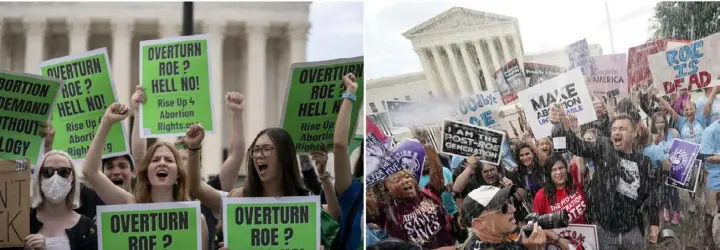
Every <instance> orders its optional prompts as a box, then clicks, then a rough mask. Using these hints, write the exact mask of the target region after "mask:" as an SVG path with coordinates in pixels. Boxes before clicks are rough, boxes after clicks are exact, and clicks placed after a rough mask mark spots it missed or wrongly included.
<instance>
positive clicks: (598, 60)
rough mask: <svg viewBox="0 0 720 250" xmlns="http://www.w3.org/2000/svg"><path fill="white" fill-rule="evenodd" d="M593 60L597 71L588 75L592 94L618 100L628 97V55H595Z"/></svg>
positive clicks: (588, 85)
mask: <svg viewBox="0 0 720 250" xmlns="http://www.w3.org/2000/svg"><path fill="white" fill-rule="evenodd" d="M592 60H593V61H594V62H595V66H596V67H597V71H595V74H592V75H588V76H586V77H587V80H586V82H587V88H588V90H589V91H590V94H591V95H599V96H603V97H606V98H608V99H611V98H616V99H617V100H619V99H622V98H624V97H628V87H627V60H626V55H625V54H613V55H602V56H593V57H592Z"/></svg>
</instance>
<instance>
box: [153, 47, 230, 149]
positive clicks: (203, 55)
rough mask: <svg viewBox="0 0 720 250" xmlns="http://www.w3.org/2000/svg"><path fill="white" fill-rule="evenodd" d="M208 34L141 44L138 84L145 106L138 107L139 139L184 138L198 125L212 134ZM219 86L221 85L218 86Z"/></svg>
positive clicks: (213, 128) (213, 126)
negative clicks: (140, 86)
mask: <svg viewBox="0 0 720 250" xmlns="http://www.w3.org/2000/svg"><path fill="white" fill-rule="evenodd" d="M209 47H210V45H209V44H208V36H207V35H194V36H182V37H173V38H165V39H158V40H148V41H141V42H140V51H141V52H140V57H141V58H140V82H141V85H142V86H143V87H144V88H145V95H146V99H145V104H141V105H140V127H141V131H140V137H141V138H158V137H164V136H184V135H185V132H186V131H187V129H188V128H189V127H190V126H191V125H193V124H195V123H200V124H201V125H202V126H203V128H205V133H206V134H212V133H214V132H215V122H214V121H215V120H214V119H213V115H214V114H215V112H213V111H214V110H215V109H219V108H221V107H213V105H212V102H211V101H210V100H212V99H213V98H223V97H222V96H212V91H211V90H212V85H213V82H212V79H211V78H210V69H211V65H210V62H212V61H211V56H210V48H209ZM217 84H222V83H217Z"/></svg>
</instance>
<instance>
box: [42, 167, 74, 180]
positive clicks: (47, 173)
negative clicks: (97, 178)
mask: <svg viewBox="0 0 720 250" xmlns="http://www.w3.org/2000/svg"><path fill="white" fill-rule="evenodd" d="M56 172H57V174H58V175H59V176H60V177H62V178H68V177H69V176H70V174H71V173H72V169H70V168H42V169H40V175H41V176H42V177H44V178H50V177H52V176H53V175H54V174H55V173H56Z"/></svg>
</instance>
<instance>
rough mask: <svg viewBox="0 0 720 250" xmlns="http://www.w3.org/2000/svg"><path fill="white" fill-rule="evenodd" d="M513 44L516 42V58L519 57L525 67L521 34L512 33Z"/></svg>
mask: <svg viewBox="0 0 720 250" xmlns="http://www.w3.org/2000/svg"><path fill="white" fill-rule="evenodd" d="M512 40H513V44H515V58H517V59H518V63H520V65H521V67H522V68H524V67H525V66H524V65H523V62H525V55H524V54H523V50H522V44H521V43H520V36H518V35H515V34H513V35H512Z"/></svg>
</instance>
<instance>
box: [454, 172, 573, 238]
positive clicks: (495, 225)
mask: <svg viewBox="0 0 720 250" xmlns="http://www.w3.org/2000/svg"><path fill="white" fill-rule="evenodd" d="M516 190H517V187H515V186H510V187H506V188H503V189H500V188H497V187H494V186H481V187H479V188H477V189H475V190H473V191H472V192H470V193H469V194H468V196H467V197H465V199H464V200H463V203H462V213H461V214H462V222H463V224H464V225H465V226H467V227H470V228H471V231H472V232H471V235H470V238H469V239H468V240H467V241H466V242H465V243H463V244H462V245H460V247H458V249H461V250H483V249H486V250H490V249H507V250H523V249H529V250H542V249H545V246H546V244H548V243H558V244H559V245H560V247H561V248H562V249H564V250H567V249H569V246H568V243H569V242H568V241H567V240H566V239H563V238H560V236H558V235H557V234H556V233H555V232H553V231H551V230H543V229H542V228H540V227H539V226H538V225H537V224H535V225H534V228H533V231H532V234H530V236H526V235H524V234H522V235H521V236H520V239H519V240H517V241H511V240H508V238H509V237H508V236H510V235H511V234H514V233H516V232H518V229H519V228H518V226H517V224H516V221H515V216H514V213H515V207H514V206H513V205H512V202H511V201H510V199H511V197H512V196H513V195H514V194H515V192H516Z"/></svg>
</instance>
